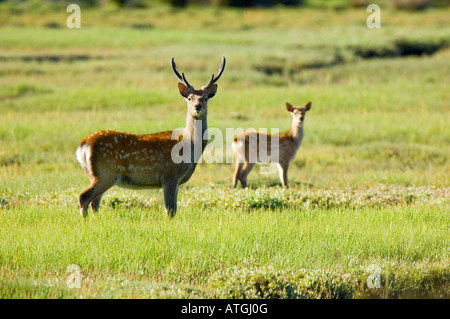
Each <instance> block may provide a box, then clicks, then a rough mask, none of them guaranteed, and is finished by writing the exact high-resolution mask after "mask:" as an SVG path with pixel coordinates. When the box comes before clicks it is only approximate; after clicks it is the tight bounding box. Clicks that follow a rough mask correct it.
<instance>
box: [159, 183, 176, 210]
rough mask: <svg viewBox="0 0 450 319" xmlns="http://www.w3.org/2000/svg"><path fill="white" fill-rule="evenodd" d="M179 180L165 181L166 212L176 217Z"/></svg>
mask: <svg viewBox="0 0 450 319" xmlns="http://www.w3.org/2000/svg"><path fill="white" fill-rule="evenodd" d="M178 187H179V186H178V182H176V183H173V182H169V183H164V184H163V190H164V206H165V209H166V214H167V216H169V217H171V218H172V217H174V216H175V214H176V212H177V195H178Z"/></svg>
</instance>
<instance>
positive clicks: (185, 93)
mask: <svg viewBox="0 0 450 319" xmlns="http://www.w3.org/2000/svg"><path fill="white" fill-rule="evenodd" d="M178 90H179V91H180V94H181V95H182V96H183V97H184V98H187V97H188V96H189V94H190V93H189V88H188V87H187V86H186V85H184V84H183V83H181V82H180V83H178Z"/></svg>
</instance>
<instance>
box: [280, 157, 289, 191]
mask: <svg viewBox="0 0 450 319" xmlns="http://www.w3.org/2000/svg"><path fill="white" fill-rule="evenodd" d="M288 167H289V163H279V164H278V172H279V174H280V180H281V185H282V186H283V187H287V181H288V178H287V172H288Z"/></svg>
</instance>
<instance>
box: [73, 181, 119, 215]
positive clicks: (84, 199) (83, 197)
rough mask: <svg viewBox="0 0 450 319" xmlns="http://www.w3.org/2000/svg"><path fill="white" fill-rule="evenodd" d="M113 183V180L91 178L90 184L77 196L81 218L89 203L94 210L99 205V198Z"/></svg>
mask: <svg viewBox="0 0 450 319" xmlns="http://www.w3.org/2000/svg"><path fill="white" fill-rule="evenodd" d="M114 184H115V180H114V179H112V180H103V179H97V178H92V180H91V185H89V186H88V188H86V189H85V190H84V191H83V192H82V193H81V194H80V196H79V197H78V201H79V203H80V214H81V216H82V217H83V218H86V217H87V215H88V208H89V204H91V207H92V209H93V210H94V212H97V211H98V209H99V207H100V200H101V197H102V195H103V193H104V192H106V191H107V190H108V189H110V188H111V187H112V186H113V185H114Z"/></svg>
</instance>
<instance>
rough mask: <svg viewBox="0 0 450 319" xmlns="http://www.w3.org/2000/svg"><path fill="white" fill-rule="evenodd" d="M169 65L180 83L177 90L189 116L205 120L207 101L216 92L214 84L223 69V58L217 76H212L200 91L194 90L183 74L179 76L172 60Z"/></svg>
mask: <svg viewBox="0 0 450 319" xmlns="http://www.w3.org/2000/svg"><path fill="white" fill-rule="evenodd" d="M171 64H172V69H173V72H174V73H175V75H176V76H177V78H178V80H179V81H180V83H178V90H179V91H180V94H181V96H183V97H184V98H185V100H186V102H187V106H188V114H189V116H191V117H193V118H194V119H202V118H206V115H207V113H208V100H209V99H210V98H212V97H213V96H214V95H215V94H216V92H217V84H215V83H216V82H217V80H219V78H220V76H221V75H222V73H223V70H224V68H225V57H222V63H221V64H220V67H219V73H217V76H214V74H213V75H212V77H211V79H210V80H209V82H208V83H207V84H206V85H205V86H202V87H201V89H200V90H196V89H194V87H193V86H192V85H190V84H189V82H188V81H187V80H186V77H185V76H184V73H182V74H181V75H180V73H179V72H178V70H177V67H176V65H175V61H174V59H173V58H172V60H171Z"/></svg>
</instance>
